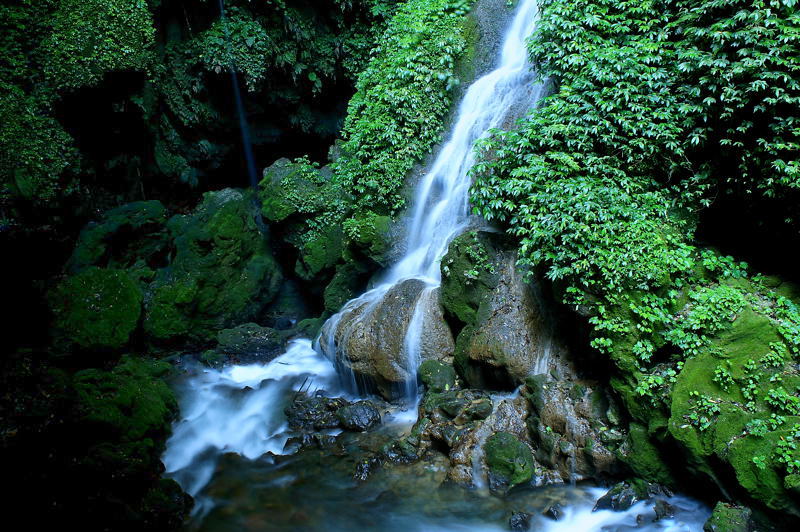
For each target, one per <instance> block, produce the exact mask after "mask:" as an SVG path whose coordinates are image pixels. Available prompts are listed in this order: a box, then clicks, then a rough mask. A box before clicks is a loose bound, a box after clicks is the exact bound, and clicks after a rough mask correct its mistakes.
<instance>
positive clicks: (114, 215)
mask: <svg viewBox="0 0 800 532" xmlns="http://www.w3.org/2000/svg"><path fill="white" fill-rule="evenodd" d="M166 222H167V210H166V209H165V208H164V206H163V205H162V204H161V202H160V201H156V200H153V201H136V202H133V203H128V204H126V205H123V206H121V207H117V208H116V209H112V210H110V211H108V212H107V213H105V214H104V215H103V217H102V219H101V220H100V221H99V222H97V223H90V224H89V225H88V226H86V227H85V228H84V229H83V230H82V231H81V234H80V236H79V237H78V242H77V244H76V245H75V249H74V251H73V252H72V256H71V257H70V259H69V262H68V263H67V271H69V272H78V271H80V270H82V269H83V268H86V267H88V266H104V267H111V268H120V269H126V268H129V267H132V266H134V265H135V264H136V263H137V262H139V261H141V263H143V265H148V264H152V262H153V260H157V259H158V258H159V255H161V254H162V253H163V252H164V251H165V248H166V245H167V243H166ZM152 265H155V266H158V264H152Z"/></svg>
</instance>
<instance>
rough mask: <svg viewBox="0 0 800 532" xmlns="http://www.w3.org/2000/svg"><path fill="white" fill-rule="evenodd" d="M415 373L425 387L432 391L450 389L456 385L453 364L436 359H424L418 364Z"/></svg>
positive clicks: (437, 391)
mask: <svg viewBox="0 0 800 532" xmlns="http://www.w3.org/2000/svg"><path fill="white" fill-rule="evenodd" d="M417 374H418V375H419V379H420V380H421V381H422V383H423V384H424V385H425V387H426V388H427V389H428V390H429V391H431V392H434V393H441V392H447V391H450V390H452V389H453V388H454V387H455V385H456V372H455V370H454V369H453V366H450V365H448V364H445V363H443V362H439V361H438V360H426V361H425V362H423V363H422V364H420V366H419V369H418V370H417Z"/></svg>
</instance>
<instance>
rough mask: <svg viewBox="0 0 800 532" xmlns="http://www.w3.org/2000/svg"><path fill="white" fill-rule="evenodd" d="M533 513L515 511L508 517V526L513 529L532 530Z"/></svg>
mask: <svg viewBox="0 0 800 532" xmlns="http://www.w3.org/2000/svg"><path fill="white" fill-rule="evenodd" d="M531 517H533V516H531V514H529V513H525V512H514V513H512V514H511V517H510V518H509V519H508V526H509V528H510V529H511V530H523V531H524V530H530V529H531Z"/></svg>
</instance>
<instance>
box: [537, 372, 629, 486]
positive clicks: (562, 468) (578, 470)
mask: <svg viewBox="0 0 800 532" xmlns="http://www.w3.org/2000/svg"><path fill="white" fill-rule="evenodd" d="M563 371H564V376H565V378H563V379H562V380H555V379H553V378H552V377H551V376H550V375H547V374H542V375H535V376H532V377H528V378H527V379H526V380H525V388H524V389H523V391H522V393H523V395H524V396H525V397H526V398H527V399H528V401H529V402H530V405H531V410H532V412H531V416H530V417H529V418H528V421H527V423H528V427H529V429H530V434H531V438H532V440H533V442H534V443H535V448H536V453H535V456H536V460H537V461H538V462H539V463H540V464H542V465H543V466H545V467H547V468H548V469H551V470H552V471H553V472H554V473H556V474H557V475H558V476H559V477H560V478H561V479H562V481H564V482H571V481H576V480H582V479H587V478H594V477H596V476H597V475H604V474H606V475H610V474H615V473H616V472H617V471H618V470H619V467H620V466H619V463H618V461H617V457H616V454H615V450H616V449H617V448H619V446H620V445H621V444H622V442H623V440H624V438H625V436H624V434H623V433H622V432H621V430H620V428H617V427H615V426H614V425H613V424H612V423H611V421H610V420H609V419H608V418H607V417H606V415H605V413H606V412H607V411H608V410H609V403H610V401H611V399H610V398H609V397H608V395H607V393H606V391H605V390H604V388H603V387H602V386H601V385H599V384H598V383H595V382H591V381H586V380H580V379H576V378H575V377H574V374H573V373H572V372H571V370H570V369H569V368H568V367H566V366H565V367H564V368H563ZM573 379H575V380H573Z"/></svg>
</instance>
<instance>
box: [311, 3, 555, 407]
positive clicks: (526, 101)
mask: <svg viewBox="0 0 800 532" xmlns="http://www.w3.org/2000/svg"><path fill="white" fill-rule="evenodd" d="M537 14H538V12H537V0H523V1H522V2H520V5H519V7H518V8H517V11H516V13H515V15H514V19H513V22H512V24H511V26H510V27H509V29H508V31H507V32H506V34H505V37H504V39H503V46H502V50H501V53H500V57H499V58H498V64H497V67H496V68H495V69H494V70H492V71H491V72H489V73H488V74H486V75H485V76H483V77H481V78H480V79H478V80H477V81H475V82H474V83H473V84H472V85H471V86H470V87H469V88H468V89H467V91H466V93H465V95H464V98H463V100H462V102H461V104H460V106H459V108H458V112H457V114H456V118H455V121H454V123H453V128H452V131H451V133H450V137H449V139H448V141H447V142H446V143H445V144H444V146H442V148H441V150H440V151H439V154H438V156H437V157H436V159H435V161H434V163H433V165H432V166H431V168H430V170H429V171H428V172H427V173H426V174H425V175H424V176H423V178H422V180H421V181H420V183H419V184H418V186H417V193H416V197H415V198H414V201H413V203H412V209H411V213H410V217H409V219H408V223H407V227H408V233H407V238H406V248H405V249H406V251H405V254H404V256H403V257H402V258H401V259H400V260H399V261H398V262H397V263H396V264H395V265H394V266H392V267H391V268H390V269H389V270H388V271H387V272H386V273H385V274H384V275H383V276H382V278H381V280H380V282H379V283H378V285H377V286H376V287H375V288H373V289H372V290H370V291H368V292H367V293H365V294H364V295H362V296H361V297H359V298H356V299H354V300H352V301H350V302H348V303H347V304H346V305H345V306H344V307H343V308H342V310H341V311H340V312H339V313H338V314H336V315H334V316H333V317H331V318H330V319H329V320H328V322H327V323H326V324H325V326H324V327H323V329H322V333H321V336H320V339H319V344H318V348H319V349H321V351H322V352H323V353H325V354H326V356H328V357H329V358H331V359H332V360H334V361H336V363H337V368H338V369H339V371H340V373H343V374H344V375H343V380H345V381H346V382H348V383H351V384H355V383H356V378H355V376H354V375H352V371H350V370H349V368H348V367H347V364H346V363H343V362H342V361H343V360H344V359H346V358H347V352H346V349H345V348H344V345H345V344H346V343H347V338H348V337H349V335H351V334H352V333H353V332H354V331H356V330H357V329H358V327H359V326H360V325H361V324H362V323H363V320H364V319H365V317H366V316H368V315H369V313H370V312H372V311H373V310H374V309H375V308H377V304H378V302H379V301H380V300H381V299H382V298H383V297H384V296H385V295H386V294H387V293H388V292H389V290H390V289H391V288H392V287H393V286H396V285H397V284H399V283H400V282H402V281H404V280H407V279H420V280H422V281H424V282H425V283H426V284H427V285H428V286H429V288H428V289H426V291H425V293H427V294H430V292H431V289H432V288H435V287H437V286H439V284H440V282H441V272H440V269H439V262H440V260H441V258H442V257H443V256H444V254H445V253H446V252H447V246H448V245H449V243H450V241H451V240H452V239H453V238H455V237H456V236H458V235H459V234H460V233H462V232H463V231H464V230H465V229H466V228H467V226H468V224H469V219H470V216H469V187H470V184H471V180H470V175H469V174H470V169H471V168H472V166H473V165H474V163H475V155H474V146H475V143H476V141H478V140H479V139H480V138H482V137H485V136H486V135H488V133H489V131H490V130H491V129H494V128H498V127H500V126H501V125H503V124H504V123H506V122H507V121H509V120H512V119H513V118H514V117H515V114H517V113H519V112H524V111H525V110H527V109H528V108H530V106H531V105H533V104H534V103H535V102H536V101H537V100H538V99H539V98H540V97H541V95H542V92H543V88H542V86H541V85H536V84H534V83H533V82H532V81H533V73H532V71H531V65H530V63H529V62H528V59H527V49H526V47H525V40H526V39H527V37H528V36H529V35H530V34H531V32H532V31H533V28H534V25H535V23H536V20H537ZM423 295H424V294H423ZM423 295H421V296H420V297H418V298H417V299H416V301H415V302H414V305H415V308H414V311H413V314H412V319H411V321H410V322H409V324H408V326H407V329H406V331H405V340H404V342H403V351H404V352H403V354H402V355H403V358H404V359H405V362H406V368H405V369H406V374H407V377H406V385H405V393H406V398H407V399H408V400H411V401H413V400H414V399H415V398H416V394H417V386H416V370H417V366H418V364H419V361H420V358H421V357H420V351H419V347H420V336H421V334H422V330H423V327H424V320H423V318H422V313H421V311H420V304H421V303H422V302H424V301H426V298H425V297H423ZM356 310H357V311H358V313H359V316H358V317H357V318H356V319H354V320H343V317H345V316H347V315H348V314H350V313H353V312H355V311H356ZM342 323H345V325H344V326H342V327H340V324H342Z"/></svg>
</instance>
